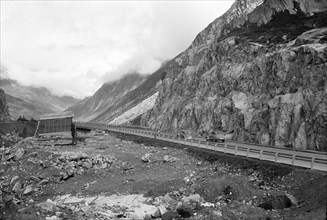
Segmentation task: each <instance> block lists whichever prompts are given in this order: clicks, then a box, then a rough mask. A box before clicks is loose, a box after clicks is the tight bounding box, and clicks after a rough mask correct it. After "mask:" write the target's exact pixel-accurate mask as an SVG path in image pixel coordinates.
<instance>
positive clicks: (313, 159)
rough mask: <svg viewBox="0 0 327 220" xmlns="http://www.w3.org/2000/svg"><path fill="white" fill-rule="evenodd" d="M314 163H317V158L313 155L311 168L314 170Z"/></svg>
mask: <svg viewBox="0 0 327 220" xmlns="http://www.w3.org/2000/svg"><path fill="white" fill-rule="evenodd" d="M314 164H315V158H314V157H313V158H312V159H311V170H313V167H314Z"/></svg>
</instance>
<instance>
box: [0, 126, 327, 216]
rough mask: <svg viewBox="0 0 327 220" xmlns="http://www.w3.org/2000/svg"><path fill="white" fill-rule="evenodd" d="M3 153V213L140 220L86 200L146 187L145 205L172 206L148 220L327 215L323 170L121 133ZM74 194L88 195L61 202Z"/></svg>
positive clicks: (31, 144) (49, 141)
mask: <svg viewBox="0 0 327 220" xmlns="http://www.w3.org/2000/svg"><path fill="white" fill-rule="evenodd" d="M18 149H24V153H23V155H22V156H21V157H20V158H19V159H17V158H16V157H15V154H16V153H17V151H18ZM1 152H2V154H3V156H2V161H1V165H0V172H1V176H2V180H1V201H0V202H1V203H0V209H1V210H0V211H1V212H0V217H1V219H46V217H47V218H48V219H51V218H52V219H56V218H57V219H128V218H129V219H137V218H136V217H135V216H136V214H137V211H136V210H132V208H131V207H126V206H128V205H125V207H123V206H122V205H119V204H116V205H114V206H110V205H109V206H108V205H107V206H105V205H104V204H103V203H101V205H99V204H100V202H98V203H96V202H95V203H94V204H93V205H92V203H91V204H87V203H86V202H85V201H89V200H88V199H90V198H98V199H97V200H95V201H100V199H99V198H102V200H104V199H106V201H107V203H110V201H111V202H112V201H113V197H110V196H113V195H115V196H116V197H117V196H118V197H119V198H120V200H121V201H123V200H124V199H126V198H129V197H127V196H129V195H135V198H138V196H136V195H142V194H143V195H144V196H145V197H146V198H147V199H146V200H144V201H143V200H142V201H140V202H139V204H138V205H139V206H140V205H142V207H147V208H148V209H150V208H153V207H155V208H157V209H159V208H160V207H161V208H162V207H164V208H165V210H161V213H160V214H158V213H157V214H156V215H154V212H153V213H152V214H151V215H150V214H147V215H144V213H143V214H142V213H141V214H140V215H144V216H143V217H144V218H145V219H160V218H161V219H184V218H186V217H187V218H188V219H242V218H243V219H283V218H284V219H326V214H325V213H326V201H327V198H326V197H327V196H326V188H327V187H326V184H327V176H326V175H325V174H322V173H319V172H312V171H309V170H304V169H298V168H292V167H289V166H280V165H275V164H274V163H269V162H262V161H260V162H259V161H257V160H245V159H240V158H235V157H233V156H226V155H222V154H217V153H216V154H212V153H211V152H207V151H203V150H202V151H199V150H197V149H191V148H186V147H185V146H183V145H178V144H171V143H166V142H162V141H159V142H158V141H157V142H154V141H153V140H151V139H145V138H141V137H137V136H132V135H125V134H118V133H115V134H114V133H110V134H105V133H101V132H100V133H94V132H93V133H87V134H85V133H84V134H83V133H79V141H78V145H77V146H73V145H70V140H69V139H67V138H65V137H51V138H46V139H43V140H41V139H39V140H35V139H28V140H25V141H23V142H20V143H18V144H16V145H15V147H13V148H10V149H9V148H6V149H2V151H1ZM12 155H14V157H13V158H12V159H10V160H8V158H9V157H10V156H12ZM31 158H33V159H31ZM15 176H18V177H17V178H14V177H15ZM13 179H14V181H12V180H13ZM17 182H20V184H21V187H20V189H18V190H17V191H14V190H13V188H14V186H15V185H16V183H17ZM28 186H30V188H31V189H32V191H31V192H28V193H27V194H25V190H26V188H28ZM285 192H287V193H286V194H285ZM67 194H70V199H71V200H73V199H75V201H77V200H76V198H79V199H81V201H83V202H80V203H69V202H67V199H66V201H64V202H63V203H60V201H61V200H60V199H62V198H65V196H66V195H67ZM198 195H199V196H200V197H197V196H198ZM189 196H191V197H192V196H193V197H196V198H198V200H197V202H193V203H192V202H190V201H189V200H187V198H188V197H189ZM142 198H143V196H142ZM47 199H50V200H48V202H50V201H51V202H53V203H54V204H55V205H54V206H53V209H50V210H49V209H45V207H44V206H45V205H44V204H45V203H44V202H45V201H47ZM294 199H295V200H296V201H293V200H294ZM167 200H169V202H167ZM40 204H41V205H40ZM47 204H48V203H47ZM49 204H51V203H49ZM49 204H48V205H49ZM100 206H101V207H100ZM51 207H52V205H51ZM140 215H139V216H140ZM133 216H134V217H133ZM154 217H156V218H154ZM183 217H184V218H183Z"/></svg>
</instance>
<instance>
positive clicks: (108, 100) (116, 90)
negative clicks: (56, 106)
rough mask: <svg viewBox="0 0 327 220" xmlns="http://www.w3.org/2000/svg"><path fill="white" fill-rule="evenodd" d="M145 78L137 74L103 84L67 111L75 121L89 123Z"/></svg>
mask: <svg viewBox="0 0 327 220" xmlns="http://www.w3.org/2000/svg"><path fill="white" fill-rule="evenodd" d="M145 79H146V77H145V76H144V75H141V74H138V73H131V74H128V75H125V76H124V77H123V78H121V79H119V80H116V81H113V82H109V83H105V84H103V85H102V86H101V88H100V89H99V90H97V91H96V92H95V93H94V94H93V95H92V96H90V97H87V98H85V99H83V100H82V101H80V102H78V103H77V104H75V105H74V106H71V107H70V108H68V109H67V111H71V112H73V113H74V118H75V120H78V121H90V120H93V119H95V118H97V117H98V116H99V115H103V113H104V112H107V109H108V108H111V107H112V106H114V105H115V103H117V102H120V101H121V100H123V97H124V96H125V95H126V94H127V93H128V92H129V91H131V90H133V89H135V88H136V87H137V86H139V85H140V84H141V83H142V82H143V81H144V80H145Z"/></svg>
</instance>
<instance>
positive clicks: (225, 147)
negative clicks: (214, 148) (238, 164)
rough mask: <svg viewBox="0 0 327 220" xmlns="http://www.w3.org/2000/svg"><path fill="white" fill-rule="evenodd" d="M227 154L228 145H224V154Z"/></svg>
mask: <svg viewBox="0 0 327 220" xmlns="http://www.w3.org/2000/svg"><path fill="white" fill-rule="evenodd" d="M226 152H227V144H225V145H224V153H226Z"/></svg>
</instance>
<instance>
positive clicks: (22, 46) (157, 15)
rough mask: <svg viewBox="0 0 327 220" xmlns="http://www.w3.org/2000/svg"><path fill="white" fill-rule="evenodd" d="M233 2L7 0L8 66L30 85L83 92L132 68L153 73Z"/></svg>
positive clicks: (4, 60) (4, 42)
mask: <svg viewBox="0 0 327 220" xmlns="http://www.w3.org/2000/svg"><path fill="white" fill-rule="evenodd" d="M232 3H233V1H232V0H226V1H222V0H220V1H218V0H217V1H142V2H140V1H96V2H94V1H81V2H78V1H1V41H0V42H1V45H0V46H1V47H0V48H1V65H3V66H5V67H6V68H7V69H8V71H9V74H10V78H13V79H16V80H18V81H19V82H20V83H22V84H24V85H36V86H44V87H47V88H49V89H50V90H51V91H53V92H54V93H56V94H58V95H72V96H74V97H77V98H84V97H86V96H90V95H92V94H93V93H94V92H95V91H96V90H97V89H98V88H99V87H100V86H101V85H102V84H103V83H104V82H106V81H112V80H115V79H117V78H119V77H121V75H123V74H126V73H127V72H128V71H130V70H136V71H138V72H140V73H143V74H148V73H152V72H154V71H155V70H156V69H157V68H158V67H159V66H160V63H161V62H162V61H165V60H168V59H171V58H173V57H175V56H176V55H178V54H179V53H180V52H182V51H184V50H185V49H186V48H187V47H188V46H189V45H190V44H191V42H192V41H193V39H194V38H195V36H196V35H197V34H198V33H199V32H200V31H201V30H203V29H204V28H205V27H206V26H207V25H208V24H209V23H210V22H212V21H213V20H214V19H216V18H217V17H219V16H220V15H222V14H223V13H224V12H225V11H226V10H227V9H228V8H229V7H230V6H231V4H232Z"/></svg>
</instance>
